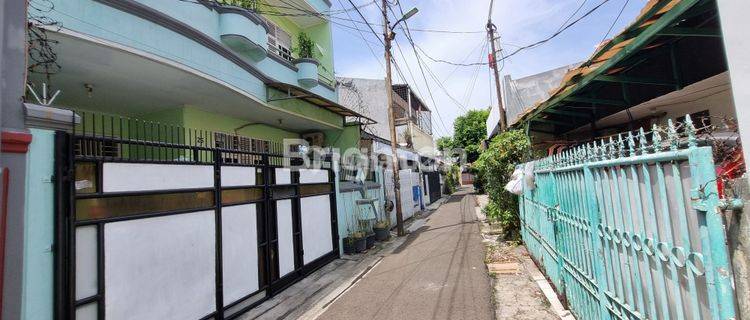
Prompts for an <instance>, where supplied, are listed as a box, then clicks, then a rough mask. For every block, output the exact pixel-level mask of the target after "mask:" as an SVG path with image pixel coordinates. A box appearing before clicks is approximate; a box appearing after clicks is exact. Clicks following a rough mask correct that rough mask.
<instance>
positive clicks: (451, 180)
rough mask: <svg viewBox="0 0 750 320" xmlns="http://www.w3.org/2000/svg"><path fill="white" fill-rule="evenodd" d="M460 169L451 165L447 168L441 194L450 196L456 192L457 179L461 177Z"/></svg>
mask: <svg viewBox="0 0 750 320" xmlns="http://www.w3.org/2000/svg"><path fill="white" fill-rule="evenodd" d="M460 171H461V169H460V168H459V167H458V166H457V165H452V166H450V167H449V168H448V170H447V172H446V173H445V178H444V179H443V189H445V190H443V192H445V193H447V194H451V193H453V192H455V191H456V188H457V187H458V182H459V181H458V179H459V178H460V176H461V172H460Z"/></svg>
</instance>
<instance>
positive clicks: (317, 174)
mask: <svg viewBox="0 0 750 320" xmlns="http://www.w3.org/2000/svg"><path fill="white" fill-rule="evenodd" d="M328 180H329V179H328V170H322V169H300V170H299V183H323V182H328Z"/></svg>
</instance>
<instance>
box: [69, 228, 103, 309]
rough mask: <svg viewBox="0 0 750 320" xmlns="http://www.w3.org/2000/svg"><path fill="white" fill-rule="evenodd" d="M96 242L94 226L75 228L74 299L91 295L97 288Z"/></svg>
mask: <svg viewBox="0 0 750 320" xmlns="http://www.w3.org/2000/svg"><path fill="white" fill-rule="evenodd" d="M97 242H98V240H97V231H96V226H83V227H77V228H76V277H75V278H76V294H75V297H76V300H80V299H83V298H87V297H90V296H93V295H95V294H96V293H97V291H98V290H99V288H98V286H97V285H98V284H97V273H98V271H97V269H96V268H97V261H96V258H97V249H98V248H97Z"/></svg>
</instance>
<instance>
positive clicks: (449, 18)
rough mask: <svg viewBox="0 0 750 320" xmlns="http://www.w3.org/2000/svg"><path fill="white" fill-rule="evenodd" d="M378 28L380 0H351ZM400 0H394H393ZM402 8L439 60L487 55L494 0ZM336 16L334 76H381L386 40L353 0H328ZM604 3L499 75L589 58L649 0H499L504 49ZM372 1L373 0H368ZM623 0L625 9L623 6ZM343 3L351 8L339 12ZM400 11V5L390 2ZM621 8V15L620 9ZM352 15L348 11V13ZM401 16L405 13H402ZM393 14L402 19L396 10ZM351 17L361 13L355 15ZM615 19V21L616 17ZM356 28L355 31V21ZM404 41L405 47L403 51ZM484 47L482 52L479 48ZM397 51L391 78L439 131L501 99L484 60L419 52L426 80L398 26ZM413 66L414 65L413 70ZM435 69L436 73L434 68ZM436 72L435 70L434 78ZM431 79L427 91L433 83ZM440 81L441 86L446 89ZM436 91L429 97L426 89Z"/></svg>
mask: <svg viewBox="0 0 750 320" xmlns="http://www.w3.org/2000/svg"><path fill="white" fill-rule="evenodd" d="M352 1H353V2H354V4H356V5H357V6H358V7H361V8H360V11H361V12H362V14H363V15H364V16H365V18H366V19H367V20H368V22H370V24H371V25H372V27H373V29H375V31H376V32H377V33H378V36H379V37H382V32H383V27H382V14H381V11H380V8H379V5H380V4H381V1H379V0H376V1H375V2H376V3H377V5H375V4H374V3H373V2H372V1H371V0H369V1H370V2H368V0H352ZM395 1H396V0H389V2H390V3H391V4H395V3H396V2H395ZM398 1H399V2H400V5H401V7H402V8H403V10H404V12H406V11H408V10H410V9H411V8H414V7H416V8H418V9H419V12H418V13H417V14H416V15H415V16H413V17H411V18H410V19H409V20H408V26H409V28H410V29H411V30H412V31H411V34H412V37H413V39H414V42H415V43H416V45H417V46H418V47H419V48H421V49H423V50H424V51H425V52H426V53H427V54H428V55H429V56H430V57H432V58H434V59H440V60H447V61H451V62H462V63H476V62H479V61H480V59H481V61H482V62H486V61H487V55H488V53H489V48H488V47H486V46H485V45H486V39H487V35H486V33H485V32H484V30H485V24H486V23H487V17H488V10H489V2H490V1H489V0H463V1H462V0H398ZM331 2H332V4H333V8H332V9H331V10H332V12H336V14H335V17H337V18H333V19H332V21H333V41H334V42H333V44H334V64H335V66H334V67H335V71H336V75H337V76H343V77H354V78H370V79H384V78H385V69H384V58H383V45H382V43H381V42H380V41H379V40H378V39H377V38H376V37H375V35H373V33H372V31H370V29H369V28H368V27H367V25H365V24H364V23H363V22H362V20H361V18H360V17H359V15H358V13H357V12H356V11H354V10H353V9H352V6H351V4H350V3H349V0H331ZM602 2H605V3H604V5H602V6H601V7H600V8H599V9H597V10H596V11H594V12H593V13H592V14H590V15H589V16H587V17H585V18H583V19H582V20H581V21H579V22H578V23H576V24H575V25H574V26H572V27H570V28H569V29H567V30H565V31H564V32H563V33H561V34H560V35H559V36H557V37H555V38H554V39H552V40H550V41H549V42H547V43H544V44H542V45H541V46H538V47H536V48H533V49H529V50H524V51H521V52H519V53H518V54H516V55H514V56H513V57H510V58H508V59H507V60H505V61H504V64H502V63H501V64H500V65H501V67H502V69H501V72H500V73H501V77H503V76H504V75H510V76H511V77H512V78H514V79H516V78H520V77H524V76H529V75H533V74H536V73H540V72H544V71H547V70H550V69H554V68H558V67H561V66H564V65H569V64H572V63H576V62H580V61H584V60H586V59H587V58H588V57H589V56H590V55H591V54H592V53H593V52H594V49H595V47H596V45H597V44H599V43H600V42H601V41H602V40H603V39H605V35H606V34H607V30H608V29H610V27H612V31H611V32H610V33H609V36H608V37H607V38H611V37H612V36H613V35H617V34H618V33H619V32H620V31H622V30H623V28H625V27H626V26H627V25H629V24H630V23H631V22H632V21H633V20H634V19H635V18H636V17H637V15H638V13H639V12H640V10H641V8H642V7H643V6H644V5H645V4H646V0H495V4H494V10H493V12H492V20H493V22H494V23H495V25H497V27H498V30H499V34H500V37H501V38H500V40H499V42H500V44H501V47H502V50H503V52H504V53H505V54H508V53H510V52H512V51H513V50H515V49H516V48H518V47H519V46H523V45H527V44H530V43H534V42H536V41H539V40H542V39H544V38H547V37H549V36H550V35H552V34H553V33H555V32H556V31H557V30H558V29H559V28H560V27H561V26H562V25H563V24H564V23H565V21H566V20H567V19H568V18H569V17H570V16H571V15H572V14H573V13H574V12H575V11H576V9H578V8H579V7H580V6H581V5H582V4H583V7H582V8H581V9H580V11H578V13H577V14H576V15H575V16H574V17H573V19H571V20H570V21H573V20H575V19H577V18H578V17H580V16H582V15H583V14H584V13H586V12H587V11H589V10H591V9H593V8H594V7H595V6H597V5H599V4H601V3H602ZM368 3H369V4H368ZM623 6H624V10H623ZM342 8H348V9H351V10H349V11H347V12H340V11H336V10H341V9H342ZM392 8H393V9H394V11H395V12H397V13H399V11H398V6H392ZM621 10H622V15H621V16H620V17H619V19H617V20H616V18H617V16H618V13H620V11H621ZM347 14H348V15H347ZM399 17H400V13H399ZM389 19H390V21H391V23H393V22H394V21H395V20H397V18H395V17H394V16H393V15H392V14H391V16H390V18H389ZM349 20H357V21H358V22H353V21H349ZM613 23H614V24H613ZM355 27H356V29H359V30H355V29H354V28H355ZM419 30H452V31H462V32H463V31H467V32H470V33H450V34H449V33H437V32H426V31H419ZM399 47H400V50H399ZM480 50H481V51H480ZM392 51H393V55H394V57H395V59H396V62H397V64H398V65H399V67H400V69H401V71H402V73H403V74H404V77H405V78H406V79H403V78H401V77H400V76H399V74H398V72H396V70H395V68H394V71H393V74H394V80H393V83H405V82H406V83H408V84H409V85H410V86H412V88H415V91H417V93H418V94H419V96H420V98H422V101H424V102H425V103H426V104H427V105H428V107H429V108H430V109H431V110H432V118H433V119H432V121H433V133H434V136H435V138H437V137H440V136H447V135H451V134H452V131H453V121H454V120H455V119H456V117H458V116H460V115H462V114H463V113H465V112H466V109H486V108H488V107H489V106H490V105H496V104H497V98H496V97H495V92H494V82H492V81H494V78H492V77H491V73H490V69H489V68H488V67H487V66H486V65H481V66H469V67H465V66H460V67H456V66H453V65H449V64H444V63H440V62H435V61H432V60H430V59H429V58H428V57H426V56H425V55H424V54H423V53H422V52H419V54H420V55H421V57H422V60H423V61H424V64H423V68H425V69H424V72H425V78H427V85H425V80H424V78H423V77H422V73H421V72H420V69H419V66H418V64H417V59H416V57H415V55H414V51H413V49H412V47H411V46H410V44H409V42H408V40H407V38H406V37H405V32H404V31H403V30H401V29H398V28H397V29H396V43H394V45H393V50H392ZM410 71H411V72H410ZM430 73H432V75H431V74H430ZM433 75H434V77H433ZM428 85H429V90H428ZM441 85H442V87H443V88H444V89H443V88H441ZM430 92H431V93H432V98H431V97H430V94H429V93H430Z"/></svg>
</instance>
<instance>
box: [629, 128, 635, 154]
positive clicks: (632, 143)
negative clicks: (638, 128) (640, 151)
mask: <svg viewBox="0 0 750 320" xmlns="http://www.w3.org/2000/svg"><path fill="white" fill-rule="evenodd" d="M628 155H629V156H631V157H633V156H635V155H636V153H635V138H634V137H633V132H632V131H630V132H628Z"/></svg>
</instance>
